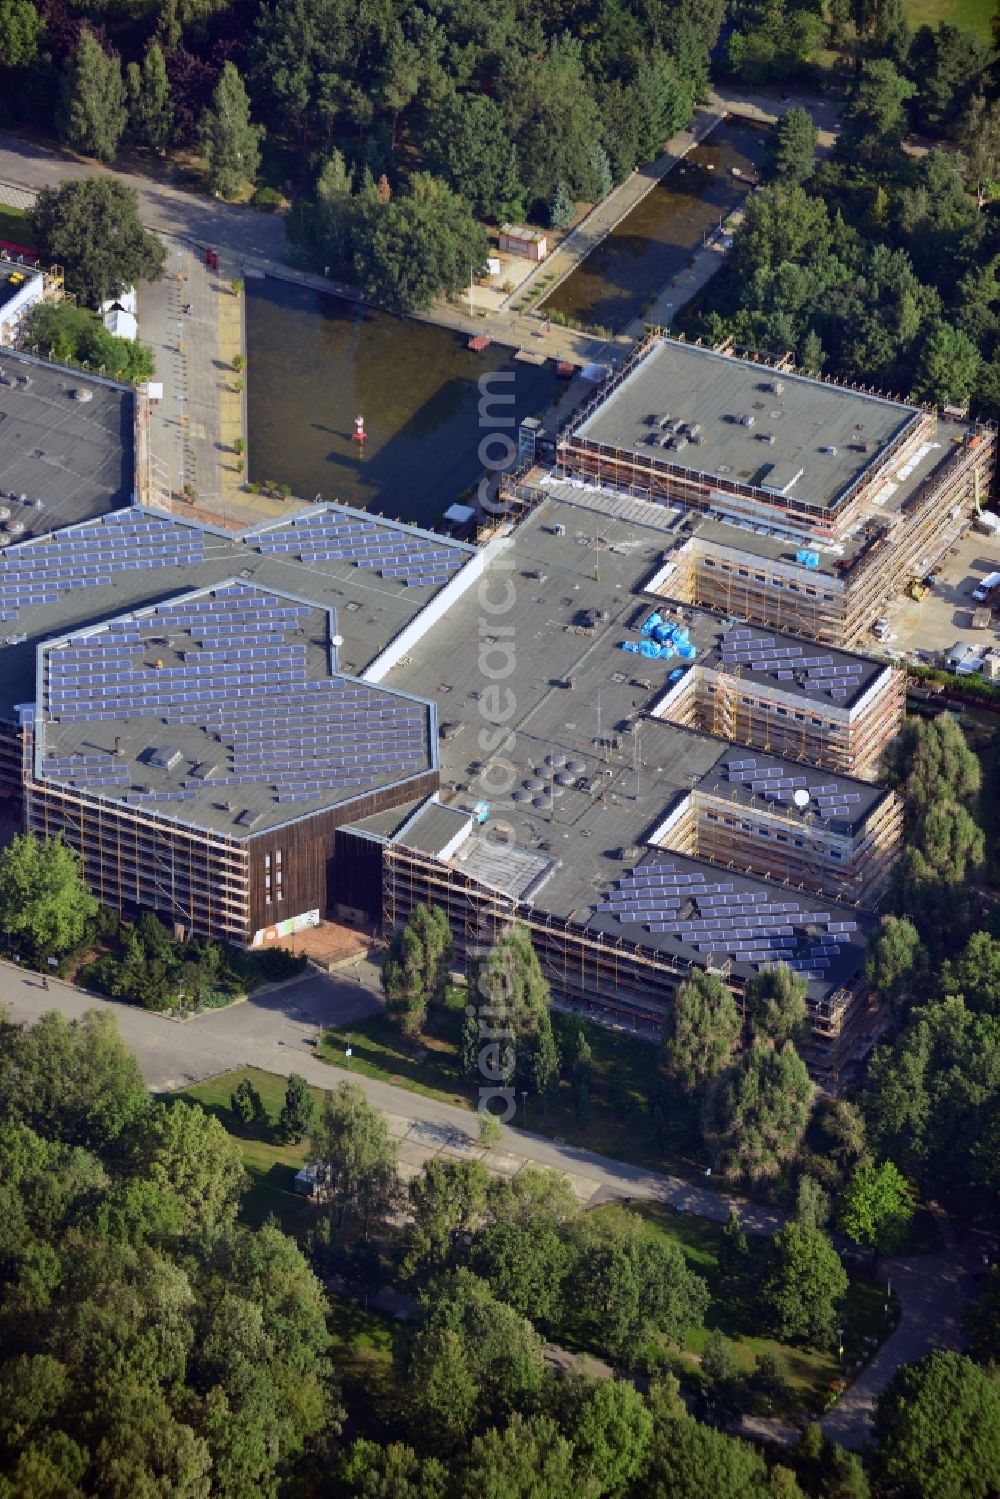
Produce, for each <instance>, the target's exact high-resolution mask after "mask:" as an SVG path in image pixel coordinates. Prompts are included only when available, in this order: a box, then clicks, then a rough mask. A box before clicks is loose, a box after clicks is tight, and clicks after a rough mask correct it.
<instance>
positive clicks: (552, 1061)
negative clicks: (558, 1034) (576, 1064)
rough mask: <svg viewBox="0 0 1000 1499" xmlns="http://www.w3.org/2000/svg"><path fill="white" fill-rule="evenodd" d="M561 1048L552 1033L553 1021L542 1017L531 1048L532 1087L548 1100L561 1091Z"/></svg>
mask: <svg viewBox="0 0 1000 1499" xmlns="http://www.w3.org/2000/svg"><path fill="white" fill-rule="evenodd" d="M559 1061H560V1058H559V1047H558V1046H557V1044H556V1038H555V1035H554V1034H553V1031H552V1020H551V1018H550V1017H549V1016H548V1015H545V1016H543V1017H542V1019H541V1021H540V1023H539V1026H538V1033H537V1035H536V1036H535V1038H534V1041H533V1043H532V1047H531V1061H530V1069H531V1086H532V1088H533V1089H534V1091H535V1093H536V1095H537V1096H538V1097H539V1098H541V1099H546V1098H549V1097H551V1096H552V1094H554V1093H556V1092H557V1091H558V1089H559Z"/></svg>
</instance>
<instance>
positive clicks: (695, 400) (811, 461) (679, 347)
mask: <svg viewBox="0 0 1000 1499" xmlns="http://www.w3.org/2000/svg"><path fill="white" fill-rule="evenodd" d="M775 382H777V383H778V384H780V391H776V390H775V388H774V386H775ZM918 415H919V412H918V410H917V408H916V407H912V406H904V405H901V404H899V403H897V402H895V401H888V400H885V399H884V398H882V397H879V396H869V395H862V394H860V393H859V392H857V391H853V390H845V389H842V388H840V387H839V386H836V385H828V384H826V383H825V382H824V381H822V380H813V379H810V378H808V377H807V376H804V375H791V374H782V373H779V372H778V371H776V370H773V369H771V368H769V367H768V366H767V365H761V364H755V363H753V362H752V361H750V360H745V359H737V358H735V357H734V356H732V355H728V354H717V353H715V352H714V351H713V350H711V349H705V348H699V347H697V346H696V345H694V344H685V343H680V342H678V341H677V340H675V339H668V338H663V339H659V340H658V341H657V342H656V343H655V344H654V345H653V347H652V348H651V349H650V352H649V353H648V354H647V355H646V356H645V358H643V359H642V360H640V361H639V362H638V363H637V364H636V366H635V368H634V369H633V370H631V371H630V373H629V374H628V375H626V376H625V378H624V379H623V380H622V382H621V384H620V385H619V386H618V387H617V389H615V390H614V391H612V393H611V394H610V395H609V396H608V398H607V400H606V401H604V402H602V403H601V404H600V405H599V406H598V407H597V409H596V410H595V411H594V412H593V414H592V415H590V416H589V417H587V418H586V419H585V420H584V421H583V422H581V423H580V425H579V426H578V427H576V428H574V429H573V432H574V435H575V436H576V437H579V438H583V439H588V440H590V441H592V442H599V443H603V444H605V445H606V446H608V447H610V448H616V449H619V450H620V451H623V452H626V453H634V454H638V455H639V456H640V457H642V458H644V459H647V460H658V461H662V462H664V463H671V464H676V465H677V466H679V467H681V468H687V469H690V470H691V471H692V472H698V473H701V474H704V475H706V476H707V477H709V478H725V479H728V480H731V481H732V482H734V483H742V484H755V485H758V486H760V487H764V486H768V485H771V486H774V487H775V488H776V489H778V490H779V491H780V492H781V493H783V494H785V495H787V496H788V497H790V498H791V499H793V500H799V501H802V502H804V503H808V504H811V505H817V506H823V507H832V506H833V505H834V504H835V503H836V501H837V498H838V496H840V495H841V494H842V493H843V491H844V490H845V489H846V488H847V487H848V486H849V485H850V484H851V483H852V482H853V481H854V480H855V479H856V478H858V476H859V475H860V474H861V473H862V472H863V471H864V469H866V468H867V467H868V466H869V464H871V463H872V462H874V460H875V459H876V457H877V456H878V453H879V452H880V451H881V449H883V448H884V447H885V446H886V444H887V443H888V442H889V441H890V440H891V439H892V438H894V437H895V436H896V435H897V434H898V433H900V432H902V430H903V428H904V427H906V426H907V425H908V424H909V423H910V422H911V421H913V420H914V419H915V418H916V417H917V416H918ZM664 419H669V420H671V421H674V422H676V421H681V422H683V423H685V424H690V423H698V424H700V427H701V432H700V437H699V441H697V442H695V441H688V442H687V444H686V446H685V447H683V448H682V449H681V450H680V451H675V450H673V449H671V448H665V447H662V446H661V445H660V444H661V439H662V438H663V437H664V436H665V435H667V434H665V433H664V432H663V430H662V429H661V426H660V423H661V422H662V421H663V420H664ZM744 420H745V421H746V422H747V423H748V425H744V424H743V422H744Z"/></svg>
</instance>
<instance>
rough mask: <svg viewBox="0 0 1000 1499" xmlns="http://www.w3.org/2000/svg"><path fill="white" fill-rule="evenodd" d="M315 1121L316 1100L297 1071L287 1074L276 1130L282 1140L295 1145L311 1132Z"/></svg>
mask: <svg viewBox="0 0 1000 1499" xmlns="http://www.w3.org/2000/svg"><path fill="white" fill-rule="evenodd" d="M315 1123H316V1100H315V1099H314V1097H313V1095H312V1090H311V1088H310V1087H309V1084H308V1083H307V1082H306V1080H305V1078H304V1077H300V1076H299V1074H298V1073H297V1072H290V1073H289V1074H288V1086H287V1087H286V1089H285V1102H284V1104H283V1105H282V1108H281V1113H280V1114H279V1115H278V1130H279V1133H280V1134H281V1138H282V1139H283V1140H289V1141H290V1142H291V1143H292V1144H293V1145H297V1144H298V1143H299V1141H300V1140H304V1139H305V1137H306V1135H309V1134H312V1131H313V1127H314V1125H315Z"/></svg>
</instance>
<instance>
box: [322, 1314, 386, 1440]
mask: <svg viewBox="0 0 1000 1499" xmlns="http://www.w3.org/2000/svg"><path fill="white" fill-rule="evenodd" d="M329 1304H330V1311H329V1314H328V1316H327V1326H328V1327H329V1329H330V1336H331V1338H332V1340H333V1341H332V1344H331V1347H330V1356H331V1358H332V1360H333V1366H334V1368H335V1369H336V1371H337V1378H338V1379H339V1381H340V1392H341V1397H342V1399H343V1402H344V1408H345V1409H346V1411H347V1414H348V1417H349V1418H350V1420H351V1424H352V1428H353V1430H352V1435H354V1436H366V1437H372V1438H377V1439H379V1440H383V1441H384V1440H385V1439H386V1427H387V1425H389V1424H390V1423H391V1422H392V1421H393V1418H394V1415H395V1412H394V1410H393V1406H394V1404H395V1400H394V1387H393V1378H392V1341H393V1330H394V1328H395V1325H396V1324H395V1323H394V1322H393V1320H392V1318H391V1317H384V1316H382V1315H381V1314H380V1313H379V1312H370V1311H365V1309H364V1307H362V1306H361V1304H360V1303H359V1302H357V1301H353V1300H351V1298H350V1297H347V1296H336V1295H334V1294H333V1293H332V1292H331V1293H330V1296H329Z"/></svg>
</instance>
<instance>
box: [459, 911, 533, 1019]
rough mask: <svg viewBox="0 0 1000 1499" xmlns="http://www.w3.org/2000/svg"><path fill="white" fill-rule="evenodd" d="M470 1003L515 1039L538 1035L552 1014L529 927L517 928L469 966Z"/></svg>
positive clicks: (478, 954)
mask: <svg viewBox="0 0 1000 1499" xmlns="http://www.w3.org/2000/svg"><path fill="white" fill-rule="evenodd" d="M468 980H469V996H470V999H469V1003H470V1004H473V1005H475V1006H476V1007H477V1009H479V1010H481V1011H482V1012H483V1015H484V1018H489V1020H490V1022H491V1023H492V1024H493V1025H494V1026H496V1027H497V1028H499V1026H500V1025H501V1024H502V1023H504V1022H506V1023H507V1025H508V1026H509V1029H510V1031H511V1033H512V1035H513V1036H514V1038H515V1040H525V1039H527V1038H528V1037H532V1036H535V1035H537V1034H538V1030H539V1027H540V1026H541V1025H542V1023H543V1016H547V1015H548V1013H549V986H548V983H547V982H546V979H545V975H544V974H543V973H542V970H541V966H540V964H539V962H538V954H537V953H536V952H535V949H534V948H533V947H532V945H531V937H530V935H529V933H528V929H527V927H525V926H523V925H516V926H514V927H512V928H511V930H510V931H509V932H506V933H505V934H504V935H503V936H502V937H500V938H499V939H498V941H497V942H495V943H494V945H493V946H492V947H491V948H489V949H488V950H487V951H486V952H485V953H483V952H479V953H474V954H472V956H471V957H470V959H469V963H468Z"/></svg>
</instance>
